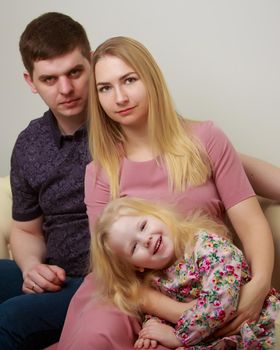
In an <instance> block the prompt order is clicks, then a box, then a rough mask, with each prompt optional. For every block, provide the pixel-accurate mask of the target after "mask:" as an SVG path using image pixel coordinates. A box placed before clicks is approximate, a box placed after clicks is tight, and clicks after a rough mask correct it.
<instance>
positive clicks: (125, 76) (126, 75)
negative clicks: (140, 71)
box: [96, 72, 136, 85]
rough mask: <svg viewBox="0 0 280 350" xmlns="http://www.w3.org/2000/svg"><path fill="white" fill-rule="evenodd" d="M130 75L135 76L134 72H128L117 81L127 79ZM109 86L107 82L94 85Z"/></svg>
mask: <svg viewBox="0 0 280 350" xmlns="http://www.w3.org/2000/svg"><path fill="white" fill-rule="evenodd" d="M130 74H136V72H129V73H126V74H124V75H122V76H121V77H120V78H119V80H124V79H125V78H127V77H128V76H129V75H130ZM108 84H110V83H109V82H106V81H100V82H98V83H96V85H108Z"/></svg>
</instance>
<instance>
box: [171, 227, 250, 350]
mask: <svg viewBox="0 0 280 350" xmlns="http://www.w3.org/2000/svg"><path fill="white" fill-rule="evenodd" d="M193 257H194V260H195V261H194V264H195V268H196V271H197V273H198V276H199V280H200V281H201V286H200V289H201V290H200V295H199V297H198V298H197V302H196V305H194V306H193V308H191V309H189V310H187V311H186V312H184V314H183V315H182V316H181V318H180V319H179V321H178V323H177V325H176V328H175V334H176V336H177V337H178V339H179V340H180V341H181V342H182V344H183V345H184V346H190V345H195V344H197V343H199V342H200V341H201V340H203V339H205V338H206V337H208V336H209V335H210V334H211V333H213V332H214V331H215V330H216V329H217V328H219V327H220V326H221V325H223V324H224V323H225V322H226V320H227V319H228V318H229V316H230V315H231V314H232V313H233V312H234V311H236V309H237V305H238V297H239V291H240V285H241V270H242V266H243V263H244V258H243V255H242V253H241V251H240V250H239V249H238V248H236V247H235V246H234V245H233V244H232V243H231V242H230V241H229V240H226V239H224V238H222V237H219V236H217V235H216V234H208V233H206V232H203V233H201V234H200V235H199V236H198V240H197V243H196V246H195V250H194V255H193Z"/></svg>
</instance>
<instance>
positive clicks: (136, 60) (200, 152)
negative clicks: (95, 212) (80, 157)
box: [89, 37, 210, 198]
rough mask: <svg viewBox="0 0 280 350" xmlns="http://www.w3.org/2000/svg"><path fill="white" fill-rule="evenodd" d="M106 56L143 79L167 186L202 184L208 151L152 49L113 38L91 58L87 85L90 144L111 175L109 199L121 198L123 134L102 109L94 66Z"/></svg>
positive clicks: (151, 134) (151, 137) (150, 132)
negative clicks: (175, 99)
mask: <svg viewBox="0 0 280 350" xmlns="http://www.w3.org/2000/svg"><path fill="white" fill-rule="evenodd" d="M105 56H115V57H118V58H120V59H121V60H123V61H124V62H125V63H126V64H127V65H129V66H130V67H131V68H132V69H133V70H134V71H135V72H136V73H137V74H138V76H139V78H140V79H141V80H142V82H143V83H144V86H145V87H146V90H147V95H148V100H149V101H148V104H149V113H148V136H149V140H150V142H151V145H152V148H153V153H154V155H155V157H156V156H160V159H161V161H162V162H163V163H164V164H165V165H166V167H167V170H168V175H169V185H170V188H171V189H173V190H178V191H183V190H185V188H186V186H188V185H201V184H203V183H204V182H205V181H206V180H207V177H208V176H209V175H210V166H209V161H208V157H207V156H206V152H205V151H204V149H203V147H202V146H201V144H200V142H199V141H198V140H197V139H196V138H195V137H194V135H192V133H191V130H190V128H189V122H188V121H187V120H183V119H182V118H181V117H179V116H178V114H177V112H176V110H175V108H174V106H173V102H172V99H171V96H170V94H169V92H168V89H167V86H166V83H165V80H164V77H163V75H162V73H161V71H160V69H159V67H158V65H157V63H156V62H155V60H154V58H153V57H152V55H151V54H150V52H149V51H148V50H147V49H146V48H145V47H144V46H143V45H142V44H141V43H139V42H137V41H136V40H134V39H131V38H126V37H114V38H111V39H108V40H107V41H105V42H104V43H103V44H101V45H100V46H99V47H98V48H97V49H96V51H95V52H94V54H93V56H92V72H93V73H92V74H91V79H90V88H89V115H90V118H89V147H90V151H91V154H92V157H93V160H94V161H95V164H96V165H97V167H99V169H100V168H103V169H104V170H105V172H106V173H107V176H108V179H109V184H110V192H111V197H112V198H116V197H118V196H119V171H120V162H121V160H122V157H123V156H124V154H123V152H124V151H123V150H124V149H125V147H124V146H125V142H126V139H125V135H124V133H123V131H122V129H121V127H120V125H119V124H118V123H117V122H115V121H113V120H112V119H111V118H109V117H108V116H107V114H106V113H105V112H104V110H103V108H102V106H101V104H100V102H99V99H98V91H97V88H96V81H95V66H96V64H97V62H98V61H99V60H100V59H102V58H103V57H105Z"/></svg>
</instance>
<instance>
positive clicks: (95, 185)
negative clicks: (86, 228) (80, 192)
mask: <svg viewBox="0 0 280 350" xmlns="http://www.w3.org/2000/svg"><path fill="white" fill-rule="evenodd" d="M109 201H110V186H109V182H108V179H107V176H106V174H105V173H104V171H103V170H102V169H98V168H97V167H96V166H95V165H94V163H93V162H91V163H89V164H88V165H87V167H86V173H85V204H86V207H87V215H88V219H89V223H90V226H91V227H92V225H93V224H94V223H95V221H96V219H97V217H98V215H99V214H100V213H101V212H102V210H103V209H104V207H105V206H106V204H107V203H109Z"/></svg>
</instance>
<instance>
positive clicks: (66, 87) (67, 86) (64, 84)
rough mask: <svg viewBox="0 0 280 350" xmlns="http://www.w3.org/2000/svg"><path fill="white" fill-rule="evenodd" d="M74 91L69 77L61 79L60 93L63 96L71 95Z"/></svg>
mask: <svg viewBox="0 0 280 350" xmlns="http://www.w3.org/2000/svg"><path fill="white" fill-rule="evenodd" d="M72 91H73V85H72V81H71V80H70V79H69V78H68V77H60V79H59V92H60V93H61V94H63V95H69V93H70V92H72Z"/></svg>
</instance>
